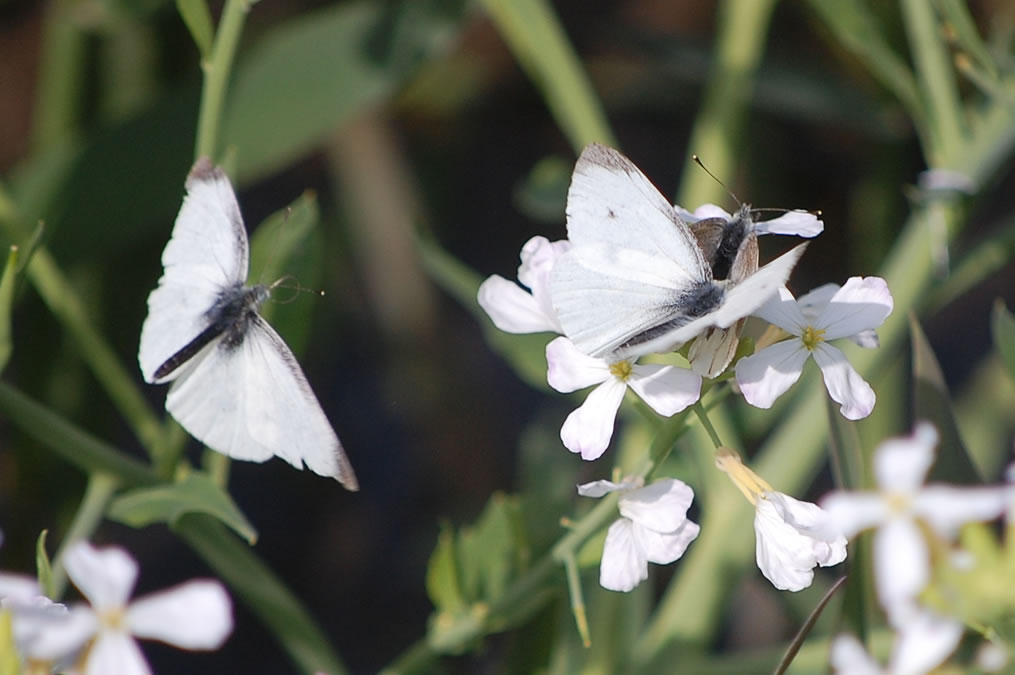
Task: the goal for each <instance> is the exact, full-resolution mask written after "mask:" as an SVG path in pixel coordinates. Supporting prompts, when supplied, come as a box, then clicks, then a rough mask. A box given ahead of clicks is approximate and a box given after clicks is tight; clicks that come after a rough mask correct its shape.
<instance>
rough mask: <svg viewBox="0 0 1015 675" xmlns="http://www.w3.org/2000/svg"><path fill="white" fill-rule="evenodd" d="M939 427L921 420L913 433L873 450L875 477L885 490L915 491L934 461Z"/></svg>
mask: <svg viewBox="0 0 1015 675" xmlns="http://www.w3.org/2000/svg"><path fill="white" fill-rule="evenodd" d="M937 440H938V435H937V429H935V428H934V427H933V425H931V424H929V423H927V422H920V423H919V424H917V425H916V428H915V429H914V430H913V434H912V435H911V436H908V437H904V438H892V439H890V440H887V441H884V442H883V443H881V445H879V446H878V447H877V449H876V450H875V451H874V479H875V480H876V481H877V484H878V487H880V488H881V489H882V490H885V491H888V492H895V493H906V494H908V493H914V492H916V491H917V490H918V489H919V488H920V486H921V485H923V481H924V479H925V478H926V477H927V472H928V471H929V470H930V465H931V464H933V463H934V446H936V445H937Z"/></svg>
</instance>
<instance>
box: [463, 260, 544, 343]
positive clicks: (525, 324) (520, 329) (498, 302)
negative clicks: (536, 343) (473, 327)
mask: <svg viewBox="0 0 1015 675" xmlns="http://www.w3.org/2000/svg"><path fill="white" fill-rule="evenodd" d="M476 299H477V300H478V301H479V306H480V307H482V308H483V310H484V311H485V312H486V313H487V315H489V317H490V320H491V321H493V325H495V326H497V328H499V329H501V330H502V331H504V332H505V333H543V332H554V333H559V332H560V330H559V328H558V327H557V325H556V323H555V322H554V321H553V320H552V319H551V318H550V317H548V316H547V315H546V313H545V312H544V310H543V308H542V307H540V305H539V303H538V302H537V301H536V298H535V297H533V296H532V295H531V294H530V293H528V292H526V291H525V290H524V289H522V288H521V287H520V286H519V285H518V284H516V283H513V282H511V281H508V280H507V279H505V278H504V277H501V276H497V275H496V274H495V275H493V276H491V277H489V278H488V279H487V280H486V281H484V282H483V283H482V284H480V286H479V292H478V293H477V295H476Z"/></svg>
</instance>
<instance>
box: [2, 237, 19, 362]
mask: <svg viewBox="0 0 1015 675" xmlns="http://www.w3.org/2000/svg"><path fill="white" fill-rule="evenodd" d="M17 267H18V247H17V246H11V250H10V253H8V254H7V264H6V265H5V266H4V272H3V276H2V277H0V372H3V370H4V368H6V367H7V362H8V361H9V360H10V358H11V352H13V351H14V342H13V339H12V337H11V310H12V309H13V307H14V280H15V270H17Z"/></svg>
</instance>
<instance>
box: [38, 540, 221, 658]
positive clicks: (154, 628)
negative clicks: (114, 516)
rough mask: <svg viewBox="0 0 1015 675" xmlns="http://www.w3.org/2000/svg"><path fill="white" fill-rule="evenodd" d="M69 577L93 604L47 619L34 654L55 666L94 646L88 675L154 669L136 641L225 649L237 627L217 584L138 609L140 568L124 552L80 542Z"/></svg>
mask: <svg viewBox="0 0 1015 675" xmlns="http://www.w3.org/2000/svg"><path fill="white" fill-rule="evenodd" d="M64 563H65V566H66V569H67V575H68V576H69V577H70V579H71V580H72V581H73V582H74V585H75V586H77V587H78V589H79V590H80V591H81V593H82V595H84V596H85V598H86V599H87V600H88V602H89V603H90V605H91V606H90V607H88V606H84V605H76V606H74V607H72V608H71V610H70V613H69V614H68V615H67V617H66V619H65V620H62V621H56V622H46V623H45V625H42V626H41V630H39V631H38V633H37V634H36V635H35V637H34V639H33V640H32V641H31V642H30V644H29V645H28V647H29V649H28V651H27V652H26V656H28V657H30V658H33V659H38V660H43V661H55V660H57V659H61V658H65V657H66V656H67V655H69V654H72V653H74V652H77V651H78V650H79V649H81V648H82V647H84V646H85V645H86V644H87V643H88V642H89V641H91V647H90V649H89V651H88V653H87V663H86V664H85V669H84V671H83V672H84V673H85V675H106V674H108V673H130V674H132V675H133V674H138V675H140V674H143V673H149V672H151V669H150V668H149V667H148V663H147V662H146V661H145V658H144V655H143V654H142V653H141V649H140V648H139V647H138V645H137V643H136V642H135V641H134V638H145V639H150V640H159V641H161V642H165V643H167V644H171V645H174V646H176V647H180V648H182V649H195V650H196V649H204V650H209V649H218V647H220V646H221V645H222V643H223V642H224V641H225V639H226V637H228V636H229V633H230V632H232V629H233V619H232V607H231V604H230V602H229V596H228V595H226V592H225V589H223V588H222V585H221V584H220V583H218V582H217V581H190V582H187V583H184V584H181V585H179V586H176V587H174V588H171V589H168V590H166V591H162V592H160V593H155V594H153V595H149V596H146V597H144V598H141V599H139V600H136V601H135V602H133V603H131V604H130V605H128V604H127V599H128V597H129V596H130V592H131V591H132V590H133V588H134V582H135V580H136V579H137V563H136V562H135V561H134V560H133V558H131V557H130V556H129V555H128V554H127V553H126V552H125V551H123V550H122V549H118V548H107V549H103V550H98V549H95V548H93V547H92V546H91V545H90V544H88V543H87V542H84V541H81V542H77V543H75V544H74V545H72V546H71V547H70V548H69V549H68V550H67V554H66V556H65V558H64Z"/></svg>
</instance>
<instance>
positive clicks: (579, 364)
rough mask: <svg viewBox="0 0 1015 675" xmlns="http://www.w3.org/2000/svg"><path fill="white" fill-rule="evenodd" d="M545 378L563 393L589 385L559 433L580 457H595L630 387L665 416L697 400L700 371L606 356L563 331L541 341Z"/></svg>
mask: <svg viewBox="0 0 1015 675" xmlns="http://www.w3.org/2000/svg"><path fill="white" fill-rule="evenodd" d="M546 364H547V373H546V379H547V382H549V384H550V386H551V387H553V388H554V389H556V390H557V391H559V392H562V393H565V394H567V393H570V392H572V391H577V390H579V389H584V388H585V387H590V386H592V385H598V386H597V387H596V388H595V389H593V390H592V391H591V392H590V393H589V395H588V397H586V399H585V402H584V403H583V404H582V405H581V406H580V407H579V408H578V409H576V410H574V411H573V412H572V413H571V414H570V415H568V417H567V419H566V420H565V421H564V426H563V427H561V429H560V439H561V441H563V443H564V446H565V447H566V448H567V449H568V450H570V451H571V452H575V453H580V454H581V456H582V459H585V460H593V459H597V458H599V457H600V456H601V455H602V454H603V453H604V452H605V451H606V448H607V446H609V444H610V439H611V438H612V437H613V426H614V421H615V419H616V416H617V410H618V409H620V404H621V402H622V401H623V400H624V393H625V392H626V391H627V388H628V387H630V388H631V389H633V390H634V392H635V393H636V394H638V396H640V397H641V399H642V400H643V401H645V403H647V404H648V405H649V407H651V408H652V409H653V410H655V411H656V412H657V413H659V414H660V415H664V416H666V417H669V416H671V415H674V414H676V413H678V412H680V411H681V410H683V409H684V408H686V407H687V406H689V405H691V404H693V403H694V402H695V401H697V400H698V396H699V395H700V393H701V376H700V375H698V374H697V373H695V372H693V371H691V370H688V369H686V368H678V367H675V366H663V365H658V364H645V365H638V364H636V363H634V362H633V361H628V360H620V361H614V362H612V363H611V362H610V361H608V360H606V359H599V358H595V357H592V356H588V355H586V354H583V353H581V352H580V351H578V348H577V347H575V346H574V343H572V342H571V341H570V340H569V339H567V338H566V337H558V338H556V339H554V340H553V341H552V342H550V344H548V345H547V346H546Z"/></svg>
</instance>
